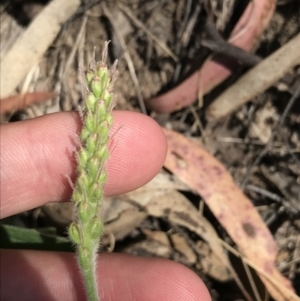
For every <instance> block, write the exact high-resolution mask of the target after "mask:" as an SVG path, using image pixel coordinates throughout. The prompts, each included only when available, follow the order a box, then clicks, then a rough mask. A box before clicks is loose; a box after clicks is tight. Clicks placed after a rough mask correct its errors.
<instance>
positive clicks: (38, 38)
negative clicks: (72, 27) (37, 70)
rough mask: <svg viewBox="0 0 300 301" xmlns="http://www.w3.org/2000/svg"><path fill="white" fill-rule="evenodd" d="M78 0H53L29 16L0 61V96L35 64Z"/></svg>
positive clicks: (2, 96) (8, 92)
mask: <svg viewBox="0 0 300 301" xmlns="http://www.w3.org/2000/svg"><path fill="white" fill-rule="evenodd" d="M79 5H80V1H79V0H68V1H64V0H54V1H51V2H50V3H49V4H48V6H47V7H46V8H45V9H44V10H43V11H42V12H41V13H40V14H39V15H38V16H37V17H36V18H35V19H34V20H33V22H32V23H31V24H30V25H29V27H28V28H27V30H26V31H25V32H24V34H23V35H22V36H21V37H20V38H19V39H18V40H17V42H16V43H15V44H14V45H13V47H12V48H11V49H10V51H9V52H8V53H7V55H6V56H5V57H4V58H3V60H2V61H1V62H0V64H1V71H0V77H1V81H0V93H1V94H0V98H4V97H8V96H9V95H11V94H12V92H13V91H14V90H15V88H16V87H17V86H18V85H19V83H20V82H21V80H22V79H23V78H24V77H25V76H26V74H27V73H28V72H29V71H30V69H31V68H33V67H34V66H35V65H37V64H38V63H39V61H40V59H41V58H42V56H43V54H44V53H45V52H46V50H47V49H48V47H49V46H50V44H51V43H52V42H53V40H54V39H55V37H56V36H57V34H58V32H59V31H60V30H61V26H62V24H63V23H64V22H66V21H67V20H68V19H69V18H70V17H71V16H72V15H73V14H74V13H75V11H76V10H77V8H78V7H79Z"/></svg>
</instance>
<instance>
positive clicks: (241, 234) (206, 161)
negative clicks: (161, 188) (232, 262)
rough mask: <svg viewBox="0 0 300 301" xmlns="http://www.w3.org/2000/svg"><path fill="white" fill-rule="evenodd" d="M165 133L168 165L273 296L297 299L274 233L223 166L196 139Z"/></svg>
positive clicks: (281, 298)
mask: <svg viewBox="0 0 300 301" xmlns="http://www.w3.org/2000/svg"><path fill="white" fill-rule="evenodd" d="M165 134H166V137H167V140H168V155H167V159H166V162H165V167H166V168H167V169H169V170H170V171H172V172H173V173H174V174H176V175H177V176H178V177H179V178H180V179H181V180H182V181H184V182H185V183H186V184H188V186H189V187H190V188H192V189H193V190H194V191H196V192H197V193H199V194H200V195H201V196H202V197H203V199H204V201H205V203H206V204H207V206H208V207H209V208H210V210H211V211H212V212H213V214H214V215H215V217H216V218H217V219H218V220H219V222H220V223H221V224H222V226H223V227H224V228H225V229H226V231H227V232H228V234H229V235H230V236H231V238H232V239H233V240H234V242H235V243H236V244H237V246H238V248H239V251H240V252H241V253H242V254H243V255H244V256H245V257H246V258H248V259H249V260H250V261H251V262H252V263H253V264H255V265H256V266H258V267H259V268H260V269H261V270H263V271H264V274H265V275H264V276H262V275H260V277H261V280H262V281H263V282H264V284H265V286H266V288H267V289H268V291H269V293H270V294H271V296H272V297H273V298H274V299H275V300H277V301H283V300H298V298H297V297H296V295H295V294H294V292H293V288H292V285H291V283H290V281H289V280H288V279H286V278H285V277H283V276H282V275H281V274H280V273H279V272H278V270H277V269H276V267H275V258H276V256H277V250H276V244H275V241H274V239H273V237H272V235H271V233H270V232H269V230H268V228H267V227H266V225H265V223H264V222H263V220H262V219H261V217H260V215H259V214H258V212H257V210H256V208H255V207H254V206H253V204H252V203H251V201H250V200H249V199H248V198H247V197H246V196H245V195H244V194H243V192H242V191H241V190H240V189H239V188H238V187H237V185H235V183H234V181H233V179H232V177H231V176H230V174H229V173H228V172H227V171H226V169H225V168H224V166H223V165H222V164H221V163H220V162H219V161H218V160H216V159H215V158H214V157H213V156H212V155H210V154H209V153H208V152H207V151H205V150H204V149H203V148H202V147H200V146H199V145H198V144H197V143H196V142H193V141H191V140H190V139H188V138H186V137H184V136H183V135H181V134H179V133H176V132H174V131H171V130H167V129H165ZM266 275H267V276H269V277H266ZM270 279H272V281H270ZM275 284H276V285H275Z"/></svg>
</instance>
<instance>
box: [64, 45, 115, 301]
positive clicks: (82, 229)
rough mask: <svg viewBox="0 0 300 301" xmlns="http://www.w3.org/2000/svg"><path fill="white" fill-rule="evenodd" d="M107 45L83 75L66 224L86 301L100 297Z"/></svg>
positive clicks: (109, 77)
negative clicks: (70, 217) (71, 217)
mask: <svg viewBox="0 0 300 301" xmlns="http://www.w3.org/2000/svg"><path fill="white" fill-rule="evenodd" d="M107 47H108V42H106V43H105V45H104V50H103V52H102V60H101V62H99V63H96V62H95V55H94V56H93V59H92V63H91V66H90V70H88V71H87V72H86V74H85V81H86V86H85V90H86V98H85V107H84V109H83V112H82V119H83V127H82V131H81V133H80V140H81V146H80V148H79V150H78V152H77V153H76V157H77V163H78V164H77V181H76V186H75V188H74V191H73V195H72V201H73V202H74V205H75V208H76V210H75V214H76V221H74V222H73V223H71V225H70V227H69V237H70V239H71V240H72V241H73V242H74V243H75V244H76V246H77V254H78V261H79V265H80V268H81V272H82V274H83V278H84V283H85V288H86V294H87V299H88V301H98V300H100V299H99V294H98V289H97V283H96V282H97V281H96V280H97V279H96V271H95V269H96V255H97V250H98V248H99V244H100V236H101V234H102V231H103V223H102V221H101V218H100V209H101V203H102V196H103V186H104V184H105V182H106V178H107V175H106V170H105V165H106V161H107V159H108V157H109V149H108V142H109V130H110V128H111V126H112V122H113V120H112V109H113V107H114V105H115V99H114V96H113V84H114V81H115V79H116V76H117V71H116V68H115V66H116V64H114V66H113V68H112V69H111V70H109V69H108V68H107V65H106V58H107Z"/></svg>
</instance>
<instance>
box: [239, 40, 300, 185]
mask: <svg viewBox="0 0 300 301" xmlns="http://www.w3.org/2000/svg"><path fill="white" fill-rule="evenodd" d="M299 37H300V35H299ZM299 41H300V39H299ZM299 49H300V48H299ZM298 97H300V85H299V86H298V87H297V89H296V91H295V92H294V94H293V95H292V97H291V98H290V100H289V102H288V104H287V106H286V107H285V109H284V112H283V114H282V115H281V117H280V119H279V120H278V122H277V124H276V126H275V128H274V130H273V132H272V134H271V136H270V138H269V140H268V142H267V144H266V146H265V147H264V149H263V150H262V151H261V153H260V154H259V156H257V158H256V159H255V161H254V162H253V164H252V165H251V166H250V168H248V170H247V173H246V175H245V177H244V180H243V181H242V183H241V188H242V189H244V188H245V186H246V185H247V183H248V180H249V177H250V175H251V174H252V171H253V169H254V167H255V166H257V165H258V164H259V162H260V161H261V159H262V158H263V157H264V156H265V155H266V154H267V152H268V150H269V147H270V145H271V143H272V141H273V139H274V137H275V135H276V133H277V130H278V129H279V128H280V127H281V126H282V125H283V123H284V120H285V118H286V116H287V114H288V113H289V111H290V109H291V108H292V106H293V105H294V103H295V101H296V100H297V98H298Z"/></svg>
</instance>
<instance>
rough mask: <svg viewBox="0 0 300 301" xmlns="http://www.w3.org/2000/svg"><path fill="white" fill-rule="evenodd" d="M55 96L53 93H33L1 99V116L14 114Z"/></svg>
mask: <svg viewBox="0 0 300 301" xmlns="http://www.w3.org/2000/svg"><path fill="white" fill-rule="evenodd" d="M54 96H55V93H52V92H32V93H25V94H17V95H14V96H10V97H6V98H2V99H0V114H4V113H8V112H10V113H14V112H16V111H19V110H22V109H24V108H26V107H27V106H29V105H31V104H35V103H41V102H44V101H46V100H48V99H50V98H52V97H54Z"/></svg>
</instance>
